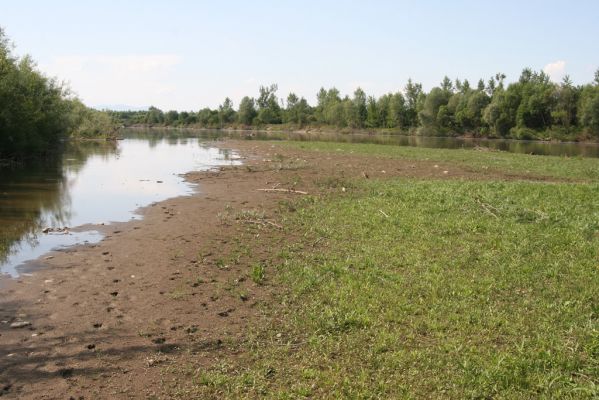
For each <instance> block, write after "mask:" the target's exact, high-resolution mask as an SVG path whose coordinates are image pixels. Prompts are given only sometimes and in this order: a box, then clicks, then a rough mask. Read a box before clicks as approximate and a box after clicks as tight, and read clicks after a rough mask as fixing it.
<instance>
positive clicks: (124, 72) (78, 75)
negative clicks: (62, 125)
mask: <svg viewBox="0 0 599 400" xmlns="http://www.w3.org/2000/svg"><path fill="white" fill-rule="evenodd" d="M181 62H182V58H181V57H180V56H178V55H176V54H128V55H106V54H101V55H70V56H60V57H55V58H54V59H53V60H52V61H51V62H50V63H48V64H45V65H40V69H41V70H42V71H44V72H45V73H46V74H48V75H50V76H56V77H57V78H58V79H60V80H65V81H67V82H68V83H69V85H70V87H71V88H72V89H73V90H74V91H75V92H76V93H77V94H78V95H79V97H80V98H81V99H82V100H83V101H84V102H85V103H86V104H88V105H91V106H94V105H98V104H113V103H127V104H130V105H136V106H147V105H152V104H155V105H159V104H161V103H164V97H163V96H164V95H165V94H168V93H173V92H174V91H175V90H176V89H177V85H175V84H174V82H175V81H174V79H173V78H174V74H173V71H174V70H175V69H176V67H177V66H178V65H180V64H181Z"/></svg>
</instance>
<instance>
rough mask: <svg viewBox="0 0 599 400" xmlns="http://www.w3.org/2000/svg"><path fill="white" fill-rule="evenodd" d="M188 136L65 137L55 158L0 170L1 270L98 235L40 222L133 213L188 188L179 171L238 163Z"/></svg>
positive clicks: (75, 222) (94, 220)
mask: <svg viewBox="0 0 599 400" xmlns="http://www.w3.org/2000/svg"><path fill="white" fill-rule="evenodd" d="M188 136H189V135H187V137H184V136H181V135H166V136H165V135H146V134H143V133H142V134H139V133H129V134H127V138H126V139H125V140H121V141H118V142H117V143H114V142H81V143H71V144H69V146H68V148H67V149H66V151H65V153H64V155H63V157H62V158H61V159H59V160H55V161H54V162H45V163H38V164H33V165H31V164H30V165H27V166H26V167H22V168H15V169H3V170H0V224H2V227H3V228H2V231H1V233H0V271H1V272H3V273H8V274H11V275H16V274H17V269H16V267H17V266H18V265H20V264H22V263H23V262H24V261H26V260H31V259H34V258H37V257H39V256H40V255H42V254H44V253H46V252H48V251H49V250H51V249H53V248H57V247H61V246H69V245H72V244H76V243H82V242H85V241H88V242H97V241H99V240H100V239H101V235H100V234H99V233H98V232H94V231H84V232H75V231H73V230H71V229H69V234H66V235H65V234H44V233H42V229H43V228H46V227H52V228H62V227H77V226H81V225H84V224H90V223H91V224H100V223H110V222H112V221H127V220H129V219H134V218H139V215H137V214H135V213H134V211H135V210H136V209H137V208H139V207H141V206H145V205H147V204H150V203H152V202H154V201H161V200H164V199H166V198H170V197H176V196H180V195H184V194H189V193H191V192H192V191H193V187H192V186H191V185H189V184H187V183H185V182H184V180H183V178H182V177H181V176H180V175H179V174H182V173H185V172H187V171H191V170H205V169H209V168H213V167H215V166H218V165H227V164H233V163H238V161H237V157H236V156H235V154H234V153H232V152H230V151H227V150H221V149H217V148H214V147H209V146H207V145H206V143H205V142H203V141H200V140H198V138H189V137H188Z"/></svg>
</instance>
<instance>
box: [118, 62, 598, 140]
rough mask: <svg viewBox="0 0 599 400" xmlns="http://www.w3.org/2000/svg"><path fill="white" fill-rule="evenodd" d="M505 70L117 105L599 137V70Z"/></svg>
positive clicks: (197, 116)
mask: <svg viewBox="0 0 599 400" xmlns="http://www.w3.org/2000/svg"><path fill="white" fill-rule="evenodd" d="M505 78H506V77H505V75H504V74H496V75H495V76H493V77H491V78H490V79H488V80H487V81H484V80H482V79H481V80H479V81H478V82H477V84H476V85H471V84H470V82H469V81H468V80H463V81H461V80H459V79H456V80H455V81H452V80H451V79H449V78H448V77H445V78H444V79H443V81H442V82H441V84H440V85H439V86H437V87H434V88H433V89H431V90H430V92H428V93H426V92H424V91H423V89H422V85H421V84H419V83H415V82H412V80H409V81H408V83H407V85H406V86H405V88H404V90H403V91H399V92H396V93H389V94H385V95H383V96H381V97H378V98H376V97H374V96H368V95H367V94H366V93H365V92H364V91H363V90H362V89H360V88H358V89H356V91H355V92H354V93H353V95H352V96H351V97H350V96H347V95H345V96H342V95H341V94H340V93H339V91H338V90H337V89H335V88H331V89H328V90H325V89H324V88H322V89H320V91H319V92H318V94H317V104H316V106H311V105H309V104H308V102H307V101H306V99H304V98H303V97H302V98H300V97H298V96H297V95H296V94H294V93H290V94H289V95H288V96H287V98H286V99H285V100H283V99H279V98H278V97H277V95H276V92H277V85H271V86H263V87H260V92H259V95H258V97H256V98H252V97H244V98H243V99H242V100H241V102H240V104H239V106H238V107H237V108H235V107H234V105H233V102H232V101H231V100H230V99H229V98H227V99H225V101H224V102H223V103H222V104H221V105H220V106H219V107H218V108H217V109H210V108H204V109H201V110H199V111H198V112H193V111H189V112H187V111H183V112H178V111H168V112H163V111H162V110H160V109H158V108H156V107H150V108H149V110H147V111H124V112H116V111H115V112H111V115H112V116H113V117H114V118H115V119H116V120H118V121H119V122H120V123H121V124H123V125H125V126H131V125H150V126H155V125H159V126H174V127H176V126H199V127H206V128H222V127H263V126H265V125H280V124H283V125H289V126H290V127H299V128H301V127H305V126H327V127H335V128H339V129H348V130H360V129H369V130H387V131H393V132H405V133H413V134H421V135H432V136H458V135H471V136H488V137H506V138H507V137H511V138H519V139H535V138H549V137H551V138H561V139H573V138H599V70H597V72H596V73H595V80H594V82H592V83H590V84H586V85H579V86H577V85H574V84H573V83H572V81H571V80H570V78H569V77H568V76H566V77H565V78H564V79H563V81H562V82H561V83H559V84H558V83H553V82H551V81H550V79H549V77H548V75H547V74H545V73H544V72H542V71H541V72H534V71H532V70H530V69H524V70H523V71H522V74H521V75H520V78H519V79H518V81H516V82H513V83H510V84H507V85H506V83H505Z"/></svg>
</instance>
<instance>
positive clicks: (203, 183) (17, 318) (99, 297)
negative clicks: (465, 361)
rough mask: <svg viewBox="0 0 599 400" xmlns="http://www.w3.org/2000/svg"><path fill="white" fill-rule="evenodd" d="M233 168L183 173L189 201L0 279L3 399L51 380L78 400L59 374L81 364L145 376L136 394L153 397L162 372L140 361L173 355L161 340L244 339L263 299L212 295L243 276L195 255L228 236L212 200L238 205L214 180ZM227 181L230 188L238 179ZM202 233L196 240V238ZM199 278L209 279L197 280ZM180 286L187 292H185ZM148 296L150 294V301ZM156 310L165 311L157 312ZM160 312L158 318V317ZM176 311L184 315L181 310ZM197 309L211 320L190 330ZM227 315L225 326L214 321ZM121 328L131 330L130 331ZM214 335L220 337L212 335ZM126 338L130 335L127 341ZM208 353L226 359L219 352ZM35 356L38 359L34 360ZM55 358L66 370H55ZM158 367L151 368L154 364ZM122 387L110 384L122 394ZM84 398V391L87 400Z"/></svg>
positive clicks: (169, 202) (150, 210) (155, 208)
mask: <svg viewBox="0 0 599 400" xmlns="http://www.w3.org/2000/svg"><path fill="white" fill-rule="evenodd" d="M217 145H220V146H223V147H230V146H229V145H228V144H223V143H220V144H217ZM238 167H239V166H232V167H216V168H213V169H210V170H206V171H190V172H187V173H185V174H182V175H183V176H184V179H185V180H186V182H187V183H189V184H190V186H191V187H193V193H192V194H190V195H182V196H178V197H174V198H169V199H166V200H164V201H161V202H155V203H151V204H149V205H147V206H144V207H140V208H139V209H137V210H136V213H138V214H140V215H141V216H142V218H141V219H136V220H130V221H124V222H113V223H111V224H109V225H98V226H96V225H93V227H94V229H95V230H99V231H101V233H102V234H103V238H102V239H101V240H100V242H98V243H95V244H81V245H75V246H70V247H68V248H67V249H65V250H60V251H51V252H49V253H46V254H44V255H43V256H41V257H40V258H38V259H35V260H32V261H31V262H28V264H30V265H35V267H34V271H33V272H32V271H30V270H27V271H26V272H23V271H20V276H19V277H16V278H12V277H10V276H2V277H0V287H1V288H2V291H1V292H0V317H1V318H0V320H1V321H0V384H2V385H4V386H6V387H11V388H12V389H11V390H10V392H9V393H3V395H6V396H7V397H8V398H10V394H11V393H15V394H16V395H17V397H19V398H38V397H39V396H42V393H44V391H45V390H47V386H46V385H47V382H46V380H51V381H53V382H54V384H53V386H54V387H53V389H52V390H50V391H49V392H50V393H52V394H51V395H50V396H51V397H52V398H54V397H57V398H63V397H64V396H65V395H66V397H68V395H67V393H78V392H79V390H75V391H72V389H74V386H77V385H73V384H74V383H75V382H73V381H77V380H78V379H72V380H71V379H65V376H64V375H65V373H66V374H67V375H69V378H70V377H71V374H72V375H73V376H77V375H79V373H77V372H71V371H77V370H78V369H81V371H85V370H86V369H88V368H90V367H89V366H87V365H86V364H91V365H92V367H91V368H97V367H98V365H102V364H108V365H105V366H104V368H107V369H111V368H110V365H118V369H122V368H124V369H127V370H137V374H140V375H149V377H148V378H147V380H145V379H144V380H143V382H140V384H139V386H136V389H135V392H136V393H138V395H139V394H140V393H148V390H147V389H146V386H149V387H154V388H157V383H158V382H160V379H159V375H160V369H159V368H152V369H149V365H148V362H147V361H146V359H147V358H150V359H151V358H152V357H154V355H155V353H156V351H158V352H159V353H160V352H165V351H166V352H169V351H172V350H173V346H175V343H173V341H174V340H175V339H171V338H168V341H167V339H166V338H165V336H167V335H168V336H171V335H172V334H173V333H178V331H180V332H181V333H182V334H183V336H184V337H185V338H187V336H190V337H191V336H196V335H191V334H190V333H188V332H191V331H193V332H192V333H196V332H197V334H198V335H200V334H201V335H202V336H205V337H204V338H203V339H201V340H203V341H208V342H210V341H214V343H217V342H219V341H221V342H225V339H222V337H223V336H228V335H229V334H231V335H232V337H236V336H238V335H240V334H241V331H240V327H239V325H241V324H242V322H243V321H244V320H246V319H247V318H249V316H250V315H251V314H254V313H255V312H256V311H255V310H254V307H255V306H256V302H257V301H259V299H260V298H261V297H262V294H261V292H263V290H262V289H261V288H260V287H258V286H256V287H253V286H255V285H253V286H252V285H250V286H251V287H249V288H248V289H247V290H246V292H247V293H248V294H247V295H246V296H245V297H244V299H245V300H243V301H242V300H240V299H239V297H238V296H236V297H235V298H230V296H226V297H224V296H219V295H215V294H214V293H215V291H218V292H220V289H218V290H217V289H215V288H213V286H214V287H218V286H220V285H222V284H225V283H226V282H228V281H233V280H235V279H238V278H239V276H243V273H242V272H241V271H240V269H239V268H234V269H233V268H231V269H230V270H222V269H221V268H220V267H219V266H218V265H220V262H219V261H218V259H217V258H216V255H212V254H207V253H209V252H206V254H205V255H201V254H200V253H199V250H198V248H200V247H202V245H204V244H205V243H208V242H213V241H215V240H218V238H219V237H221V236H227V237H229V239H223V240H225V242H228V241H229V240H230V238H231V237H233V236H234V235H233V234H232V233H230V232H228V233H223V232H221V231H222V229H221V227H220V226H219V220H218V213H219V212H220V211H221V210H222V208H223V205H222V203H221V202H220V201H215V196H218V197H219V198H223V199H224V200H229V201H233V202H235V201H236V200H235V199H234V197H236V196H229V195H228V194H227V192H228V186H229V185H231V181H230V180H229V179H227V180H224V181H223V180H222V179H219V177H220V175H221V174H227V173H229V174H232V175H235V174H236V170H238V169H239V168H238ZM231 179H232V180H234V181H236V178H235V177H234V176H233V177H231ZM256 205H258V204H256ZM192 210H196V211H198V212H199V213H201V215H199V214H198V213H196V212H194V211H192ZM198 216H199V218H198ZM204 220H205V221H204ZM194 221H195V222H194ZM200 222H201V223H202V224H200ZM199 226H202V229H201V231H197V229H198V227H199ZM83 227H86V228H87V227H90V225H83ZM77 228H80V227H77ZM172 247H180V250H177V249H173V248H172ZM224 247H226V243H225V246H223V251H224V252H228V250H225V249H224ZM183 253H185V254H183ZM180 262H181V264H180V265H179V263H180ZM199 269H202V270H206V271H203V272H198V270H199ZM196 275H201V276H203V277H202V278H199V277H197V276H196ZM200 280H201V283H200ZM182 281H189V282H191V283H190V284H183V285H181V282H182ZM203 286H208V289H204V288H202V287H203ZM149 288H154V290H152V294H151V295H149V296H147V295H146V292H147V291H148V290H149ZM127 292H132V293H127ZM250 296H251V297H250ZM187 298H189V299H191V298H195V299H198V298H200V299H203V300H201V301H200V302H199V304H195V303H194V304H190V305H186V306H183V304H182V303H181V300H184V299H187ZM162 303H165V304H167V305H168V306H166V307H160V306H158V305H159V304H162ZM157 306H158V307H159V308H160V311H159V312H158V313H155V311H156V307H157ZM163 306H164V304H163ZM181 307H182V308H183V309H185V308H188V310H187V311H181V310H180V308H181ZM192 309H194V310H196V311H194V312H192ZM200 310H204V311H206V310H213V311H211V312H210V316H209V317H205V318H203V320H202V321H196V320H195V318H194V314H195V313H196V312H197V311H200ZM233 310H235V312H233ZM223 313H224V314H227V315H226V317H223V316H221V315H220V314H223ZM131 314H135V315H131ZM156 314H157V315H156ZM229 314H231V315H229ZM158 315H159V316H158ZM175 320H177V321H175ZM167 321H168V322H167ZM14 323H22V324H23V327H20V328H11V325H13V324H14ZM126 325H133V326H132V327H129V328H126ZM215 326H218V327H219V328H218V329H212V328H214V327H215ZM123 332H128V333H126V334H124V335H123ZM169 333H170V334H171V335H169ZM213 336H217V337H213ZM163 339H164V340H163ZM65 340H66V342H65ZM71 342H74V343H71ZM165 342H167V343H165ZM176 346H177V347H179V346H180V345H179V344H178V343H177V344H176ZM181 347H183V346H181ZM132 348H134V349H135V353H136V354H135V356H134V357H133V358H134V359H135V360H134V362H133V361H130V360H128V358H129V357H128V356H127V357H125V359H122V357H120V356H119V354H120V353H123V352H124V353H127V351H129V350H130V349H132ZM221 348H222V349H221ZM116 349H120V350H116ZM142 349H143V351H142ZM214 350H215V351H227V349H226V348H224V346H221V345H220V344H219V345H218V346H216V347H215V349H214ZM101 352H106V353H109V354H110V357H116V358H119V360H118V361H115V362H108V363H104V362H102V360H99V361H97V360H95V358H96V356H98V355H99V354H100V353H101ZM137 353H139V354H137ZM144 353H147V355H144ZM31 354H35V355H36V356H35V357H34V358H33V359H32V357H31ZM92 356H93V357H92ZM110 357H109V358H110ZM55 359H63V360H64V361H61V362H58V363H57V362H54V361H53V360H55ZM163 361H164V360H163ZM163 361H156V365H158V364H161V363H162V362H163ZM94 365H95V366H94ZM152 366H154V365H153V362H152ZM65 368H66V371H67V372H65ZM40 371H43V373H41V372H40ZM131 375H132V376H133V375H134V374H131ZM42 378H43V379H42ZM96 378H97V377H96ZM96 378H94V379H96ZM120 378H121V377H119V379H116V380H117V381H118V383H115V385H116V386H119V387H122V386H123V385H124V384H123V382H122V380H121V379H120ZM125 378H126V380H129V378H130V377H129V376H126V377H125ZM81 379H84V380H88V379H92V378H90V377H85V378H84V374H82V375H81ZM92 381H93V379H92ZM149 381H152V382H153V383H151V384H150V383H148V382H149ZM44 387H45V388H44ZM99 387H100V388H101V387H102V385H100V386H99ZM156 390H158V389H156ZM83 392H86V390H83ZM89 395H90V393H89V392H87V396H86V398H88V396H89ZM75 397H77V396H75ZM98 397H100V398H107V397H110V396H107V395H106V394H104V395H102V394H101V393H100V394H99V393H96V394H94V395H92V396H91V398H98ZM140 397H144V398H145V396H140Z"/></svg>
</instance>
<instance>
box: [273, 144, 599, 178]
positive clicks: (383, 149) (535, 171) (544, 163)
mask: <svg viewBox="0 0 599 400" xmlns="http://www.w3.org/2000/svg"><path fill="white" fill-rule="evenodd" d="M277 144H279V145H281V146H289V147H295V148H301V149H306V150H316V151H325V152H337V153H354V154H364V155H370V156H382V157H391V158H402V159H408V160H429V161H433V162H439V163H442V162H443V163H452V164H457V165H459V166H462V167H466V168H468V169H470V170H473V171H478V172H489V171H498V172H501V173H510V174H523V175H530V176H538V177H549V178H558V179H575V180H591V181H597V180H599V159H598V158H583V157H557V156H531V155H528V154H517V153H508V152H502V151H475V150H471V149H432V148H425V147H409V146H392V145H380V144H354V143H334V142H280V143H279V142H277Z"/></svg>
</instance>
